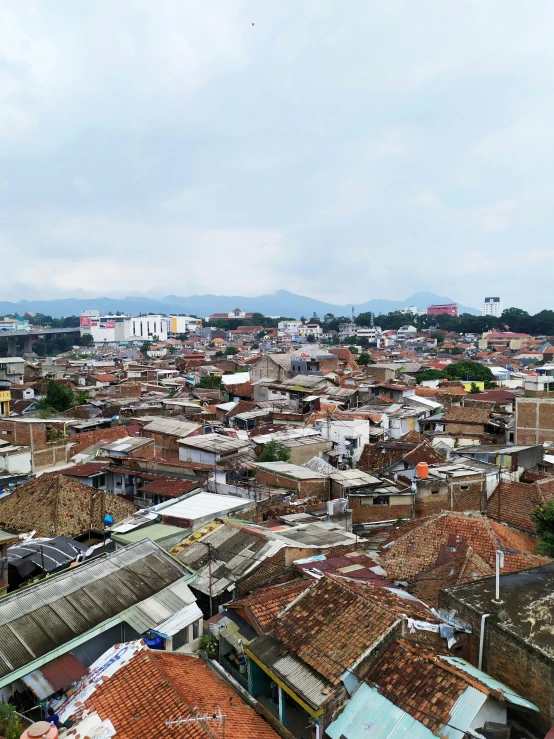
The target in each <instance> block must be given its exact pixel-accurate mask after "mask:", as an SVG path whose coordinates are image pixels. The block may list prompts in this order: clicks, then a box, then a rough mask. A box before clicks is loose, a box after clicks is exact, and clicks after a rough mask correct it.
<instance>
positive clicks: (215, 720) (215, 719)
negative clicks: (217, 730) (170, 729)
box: [165, 706, 226, 739]
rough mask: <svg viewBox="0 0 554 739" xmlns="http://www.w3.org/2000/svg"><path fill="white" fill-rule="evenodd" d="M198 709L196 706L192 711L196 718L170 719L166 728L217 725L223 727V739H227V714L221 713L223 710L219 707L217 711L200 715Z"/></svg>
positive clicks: (166, 723)
mask: <svg viewBox="0 0 554 739" xmlns="http://www.w3.org/2000/svg"><path fill="white" fill-rule="evenodd" d="M198 710H199V709H198V708H197V707H196V706H195V707H194V708H193V709H192V712H193V714H194V716H187V717H186V718H181V717H179V718H176V719H173V718H170V719H169V721H166V722H165V725H166V726H186V725H187V724H217V725H218V726H220V727H221V729H222V732H223V737H222V739H225V718H226V714H225V713H221V708H220V707H219V706H218V707H217V711H207V712H206V713H202V714H200V713H198Z"/></svg>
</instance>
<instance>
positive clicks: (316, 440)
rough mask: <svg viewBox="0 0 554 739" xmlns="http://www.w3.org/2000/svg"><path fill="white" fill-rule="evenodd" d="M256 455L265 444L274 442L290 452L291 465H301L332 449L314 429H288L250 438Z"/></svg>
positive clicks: (329, 443)
mask: <svg viewBox="0 0 554 739" xmlns="http://www.w3.org/2000/svg"><path fill="white" fill-rule="evenodd" d="M252 441H253V442H254V444H255V447H254V450H255V452H256V455H259V454H261V453H262V452H263V450H264V448H265V446H266V444H268V443H271V442H276V443H278V444H280V445H281V446H284V447H286V448H287V449H289V451H290V458H289V461H290V463H291V464H295V465H303V464H304V463H305V462H308V461H309V460H310V459H312V458H313V457H319V456H320V455H324V454H326V453H327V452H329V451H330V450H331V449H332V443H331V442H330V441H328V440H327V439H325V438H324V437H323V436H322V435H321V434H319V433H318V432H317V431H316V430H315V429H310V428H296V427H290V429H287V430H286V431H276V432H270V433H268V434H259V435H256V436H255V437H253V438H252Z"/></svg>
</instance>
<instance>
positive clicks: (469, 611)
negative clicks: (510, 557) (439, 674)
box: [439, 555, 554, 736]
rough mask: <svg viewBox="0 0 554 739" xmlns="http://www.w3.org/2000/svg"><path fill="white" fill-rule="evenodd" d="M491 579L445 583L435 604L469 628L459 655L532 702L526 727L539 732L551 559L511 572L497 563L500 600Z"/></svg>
mask: <svg viewBox="0 0 554 739" xmlns="http://www.w3.org/2000/svg"><path fill="white" fill-rule="evenodd" d="M506 556H507V555H505V561H506ZM495 580H496V578H495V577H489V578H487V579H484V580H478V581H477V582H471V581H470V582H467V583H464V584H463V585H454V586H452V587H448V588H446V589H444V590H442V591H441V592H440V594H439V605H440V606H441V608H447V609H451V608H454V609H456V611H457V612H458V616H459V617H460V618H462V619H464V620H465V621H467V623H468V624H470V625H471V627H472V631H471V634H470V636H469V640H468V646H467V651H466V653H465V654H464V655H463V656H464V657H465V658H466V659H467V660H468V661H469V662H471V664H472V665H474V666H476V667H479V666H480V667H481V669H483V670H486V671H487V673H488V674H489V675H491V676H492V677H493V678H496V679H498V680H500V679H501V680H502V681H504V682H505V683H506V685H508V686H509V687H510V688H511V689H512V690H514V691H517V692H518V693H520V694H521V695H522V696H524V697H525V698H527V699H528V700H530V701H531V700H532V701H533V703H535V704H536V705H537V706H538V708H539V710H540V714H537V715H536V716H533V717H531V718H532V726H533V728H534V729H535V733H536V734H538V735H540V736H544V734H545V733H546V732H547V731H548V730H549V729H550V728H551V726H552V724H553V723H554V697H553V696H554V642H553V639H552V621H553V619H554V610H553V606H552V592H553V591H554V563H552V562H549V563H548V564H543V565H542V566H538V567H533V568H532V569H525V570H522V571H516V572H513V571H510V570H509V568H507V567H505V568H503V571H502V573H501V574H500V578H499V595H500V600H497V598H496V581H495ZM530 720H531V719H530Z"/></svg>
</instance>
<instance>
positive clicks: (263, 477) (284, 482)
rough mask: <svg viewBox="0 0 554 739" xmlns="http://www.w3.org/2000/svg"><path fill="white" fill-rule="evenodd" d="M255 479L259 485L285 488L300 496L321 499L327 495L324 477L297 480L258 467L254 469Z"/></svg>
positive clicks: (324, 498)
mask: <svg viewBox="0 0 554 739" xmlns="http://www.w3.org/2000/svg"><path fill="white" fill-rule="evenodd" d="M256 481H257V482H258V483H259V484H260V485H268V486H269V487H273V488H285V490H294V491H296V492H297V493H298V494H299V495H300V497H301V498H307V497H309V496H312V495H314V496H316V497H318V498H320V499H321V500H326V499H327V498H328V497H329V492H328V487H329V485H328V480H327V478H324V477H321V478H320V477H318V478H314V479H312V480H298V479H296V478H293V477H288V476H287V475H279V474H277V473H275V472H270V471H269V470H264V469H261V468H258V469H257V471H256Z"/></svg>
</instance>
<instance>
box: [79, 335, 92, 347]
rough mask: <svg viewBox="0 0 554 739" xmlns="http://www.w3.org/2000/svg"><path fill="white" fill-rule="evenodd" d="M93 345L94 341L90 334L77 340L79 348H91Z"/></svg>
mask: <svg viewBox="0 0 554 739" xmlns="http://www.w3.org/2000/svg"><path fill="white" fill-rule="evenodd" d="M93 345H94V339H93V338H92V334H83V335H82V336H81V338H80V339H79V346H93Z"/></svg>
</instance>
